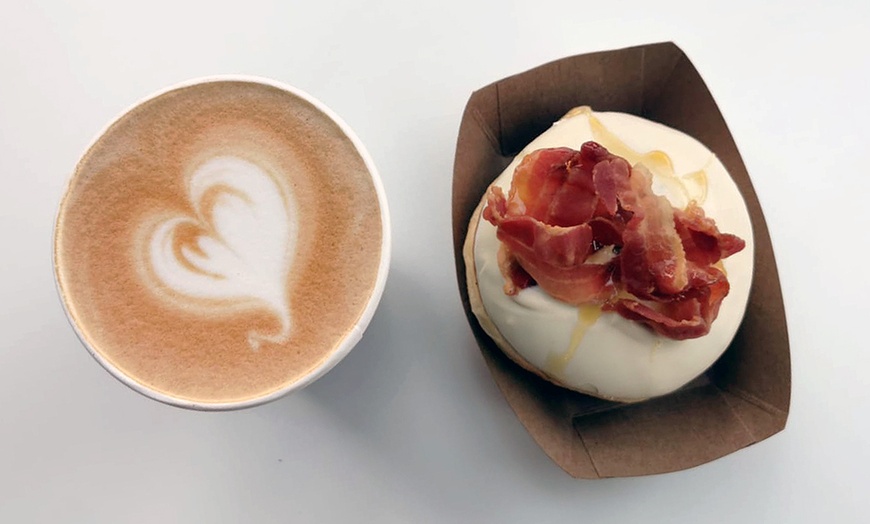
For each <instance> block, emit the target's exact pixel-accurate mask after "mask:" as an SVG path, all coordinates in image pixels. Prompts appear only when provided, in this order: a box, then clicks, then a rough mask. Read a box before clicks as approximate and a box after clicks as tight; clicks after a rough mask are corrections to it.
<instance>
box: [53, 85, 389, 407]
mask: <svg viewBox="0 0 870 524" xmlns="http://www.w3.org/2000/svg"><path fill="white" fill-rule="evenodd" d="M219 81H240V82H252V83H258V84H263V85H267V86H271V87H275V88H278V89H281V90H283V91H286V92H288V93H290V94H291V95H294V96H295V97H298V98H300V99H302V100H304V101H307V102H308V103H310V104H311V105H312V106H314V107H315V108H316V109H317V110H318V111H320V112H321V113H322V114H323V115H325V116H326V117H328V118H329V119H330V120H332V121H333V122H334V123H335V124H336V125H337V126H338V127H339V128H340V129H341V131H342V132H343V133H344V134H345V135H346V136H347V137H348V139H350V141H351V142H352V144H353V146H354V147H355V148H356V150H357V152H358V153H359V155H360V157H361V158H362V160H363V162H364V164H365V166H366V168H367V170H368V172H369V174H370V175H371V179H372V182H373V185H374V189H375V192H376V193H377V199H378V206H379V208H380V220H381V227H382V230H381V246H380V262H379V265H378V269H377V276H376V279H375V284H374V287H373V289H372V292H371V294H370V296H369V297H368V300H367V302H366V304H365V307H364V309H363V311H362V314H361V315H360V317H359V319H358V321H357V322H356V323H355V324H354V325H353V326H352V327H351V329H350V330H349V331H348V332H347V334H346V335H345V336H344V338H343V339H342V340H341V341H340V343H339V344H338V346H337V347H336V348H335V349H333V350H332V351H331V352H330V353H329V354H328V356H327V357H326V358H325V359H324V360H323V361H322V362H320V363H319V364H318V365H317V366H315V367H314V368H313V369H311V370H310V371H308V372H307V373H305V374H304V375H303V376H301V377H300V378H299V379H297V380H295V381H294V382H292V383H288V384H286V385H285V386H283V387H281V388H279V389H277V390H273V391H270V392H268V393H266V394H263V395H262V396H256V397H254V398H247V399H244V400H240V401H233V402H215V403H210V402H196V401H191V400H188V399H185V398H180V397H176V396H172V395H170V394H167V393H165V392H161V391H157V390H155V389H153V388H150V387H148V386H147V385H144V384H142V383H141V382H139V381H138V380H136V379H135V378H133V377H131V376H130V375H128V374H127V373H125V372H124V371H123V370H121V369H120V368H118V367H117V366H115V365H114V364H113V363H112V362H110V361H109V360H108V359H107V358H106V357H105V356H104V355H103V354H102V353H101V351H100V350H99V348H96V347H94V346H93V345H92V344H91V342H90V341H89V340H88V339H87V337H86V336H85V335H84V333H83V329H82V326H79V325H78V323H77V321H76V319H75V318H74V316H73V315H72V313H71V311H70V306H69V304H68V303H67V299H66V296H65V294H64V290H63V285H62V282H61V280H60V278H59V275H58V270H57V253H56V246H57V243H56V241H57V234H58V233H57V229H58V220H59V219H60V208H61V206H59V207H58V216H57V217H56V220H55V230H54V233H53V243H52V245H53V247H52V267H54V268H55V271H54V276H55V284H56V288H57V291H58V295H59V297H60V301H61V304H62V305H63V309H64V313H65V314H66V316H67V319H68V320H69V322H70V325H71V326H72V327H73V330H74V331H75V333H76V335H77V336H78V338H79V340H80V341H81V343H82V345H84V347H85V348H86V349H87V350H88V352H89V353H90V354H91V356H92V357H93V358H94V359H95V360H96V361H97V362H99V363H100V365H102V366H103V367H104V368H105V369H106V370H107V371H108V372H109V373H111V374H112V375H113V376H114V377H115V378H117V379H118V380H120V381H121V382H122V383H124V384H125V385H127V386H129V387H130V388H132V389H133V390H135V391H137V392H139V393H141V394H143V395H145V396H147V397H150V398H152V399H154V400H157V401H159V402H163V403H165V404H170V405H173V406H178V407H182V408H186V409H194V410H202V411H227V410H235V409H243V408H248V407H252V406H257V405H260V404H264V403H267V402H271V401H273V400H275V399H278V398H280V397H283V396H284V395H287V394H288V393H291V392H293V391H297V390H300V389H303V388H304V387H306V386H308V385H309V384H311V383H312V382H314V381H315V380H317V379H318V378H320V377H322V376H323V375H325V374H326V373H327V372H328V371H329V370H330V369H332V368H333V367H335V365H336V364H338V363H339V362H340V361H341V360H342V359H343V358H344V357H346V356H347V354H348V353H350V351H351V349H353V348H354V347H355V346H356V345H357V343H358V342H359V341H360V339H361V338H362V336H363V333H364V332H365V330H366V328H367V327H368V325H369V323H370V322H371V319H372V317H373V316H374V313H375V310H376V309H377V306H378V304H379V303H380V300H381V296H382V295H383V292H384V287H385V285H386V281H387V274H388V272H389V266H390V256H391V230H390V216H389V210H388V206H387V198H386V193H385V191H384V187H383V183H382V181H381V178H380V175H379V174H378V170H377V168H376V167H375V164H374V161H373V160H372V158H371V156H370V155H369V153H368V151H366V148H365V146H364V145H363V144H362V142H361V141H360V139H359V138H358V137H357V136H356V134H355V133H354V132H353V130H352V129H351V128H350V126H348V125H347V123H345V122H344V120H342V119H341V117H339V116H338V115H337V114H336V113H334V112H333V111H332V110H331V109H329V108H328V107H327V106H326V105H324V104H323V103H322V102H320V101H319V100H317V99H316V98H314V97H313V96H311V95H309V94H308V93H306V92H304V91H302V90H300V89H297V88H295V87H293V86H290V85H288V84H284V83H281V82H277V81H274V80H271V79H267V78H262V77H256V76H248V75H216V76H208V77H201V78H195V79H191V80H187V81H184V82H181V83H178V84H175V85H172V86H170V87H167V88H165V89H162V90H160V91H158V92H156V93H153V94H151V95H149V96H147V97H145V98H143V99H141V100H139V101H138V102H137V103H135V104H133V105H131V106H130V107H128V108H127V109H125V110H124V111H122V112H121V113H120V114H119V115H118V116H117V117H116V118H115V119H113V120H112V121H111V122H110V123H109V124H107V125H106V127H105V128H103V129H102V130H101V131H100V132H99V133H98V134H97V135H96V137H94V139H93V140H92V141H91V143H90V144H88V146H87V147H86V148H85V152H84V153H83V155H82V156H84V154H86V153H87V152H88V151H89V150H90V149H91V147H92V146H93V145H94V144H95V143H96V142H97V141H98V140H99V139H100V138H101V137H102V136H103V135H104V134H105V133H106V132H107V131H108V130H109V128H110V127H111V126H112V125H113V124H114V123H115V122H117V121H118V120H120V119H121V118H122V117H124V116H125V115H126V114H127V113H129V112H130V111H132V110H133V109H135V108H136V107H138V106H140V105H142V104H143V103H145V102H147V101H149V100H152V99H154V98H157V97H159V96H161V95H163V94H165V93H168V92H170V91H173V90H176V89H179V88H183V87H190V86H194V85H198V84H203V83H208V82H219ZM73 179H74V177H73V176H71V177H70V179H69V180H68V182H67V187H66V189H65V190H64V194H63V197H62V199H61V205H62V204H63V201H64V200H65V199H66V196H67V193H68V192H69V189H70V185H71V183H72V181H73Z"/></svg>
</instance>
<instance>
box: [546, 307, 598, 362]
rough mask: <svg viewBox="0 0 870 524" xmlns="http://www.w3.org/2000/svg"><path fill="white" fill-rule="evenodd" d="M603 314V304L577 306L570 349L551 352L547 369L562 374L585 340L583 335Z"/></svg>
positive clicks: (569, 344)
mask: <svg viewBox="0 0 870 524" xmlns="http://www.w3.org/2000/svg"><path fill="white" fill-rule="evenodd" d="M600 316H601V306H599V305H597V304H586V305H581V306H578V308H577V324H575V325H574V331H573V332H572V333H571V341H570V342H569V343H568V349H567V350H565V352H564V353H550V355H549V356H548V357H547V365H546V368H547V371H549V372H550V373H552V374H554V375H561V374H562V373H563V372H564V371H565V368H567V367H568V364H569V363H570V362H571V361H572V360H573V359H574V356H575V355H576V354H577V349H578V348H579V347H580V343H581V342H583V337H585V336H586V332H587V331H588V330H589V328H591V327H592V326H593V325H594V324H595V322H596V321H597V320H598V317H600Z"/></svg>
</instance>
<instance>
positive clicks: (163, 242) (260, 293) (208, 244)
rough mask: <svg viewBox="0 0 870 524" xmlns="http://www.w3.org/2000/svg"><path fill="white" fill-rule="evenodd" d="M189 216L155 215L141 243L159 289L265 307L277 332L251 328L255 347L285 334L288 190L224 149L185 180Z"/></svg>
mask: <svg viewBox="0 0 870 524" xmlns="http://www.w3.org/2000/svg"><path fill="white" fill-rule="evenodd" d="M187 190H188V197H189V198H190V204H191V206H192V207H193V209H195V211H196V213H195V215H194V216H176V217H170V218H166V219H163V220H161V221H159V222H158V223H157V225H156V227H154V228H153V231H151V233H150V235H148V241H147V244H146V245H143V246H142V249H143V250H146V251H147V264H148V266H149V269H150V272H151V273H153V275H154V276H156V277H157V280H159V284H162V286H159V288H158V289H155V291H156V292H158V293H163V292H164V289H163V288H166V291H168V292H170V293H174V294H177V295H180V298H181V299H182V300H184V299H187V300H188V301H189V302H190V304H191V305H195V304H196V303H197V302H200V301H205V302H207V304H208V305H207V307H213V308H215V309H217V310H220V309H228V310H232V309H233V308H236V307H238V306H243V305H246V304H250V305H254V306H259V307H264V308H267V309H268V310H269V311H270V312H271V313H273V314H274V315H275V316H276V318H277V319H278V320H279V322H280V325H281V329H280V331H279V332H277V333H259V332H256V331H251V332H250V333H249V334H248V341H249V343H250V344H251V347H252V348H254V349H257V348H258V347H259V346H260V343H261V342H263V341H266V342H273V343H280V342H284V341H286V340H287V337H288V336H289V334H290V328H291V318H290V304H289V303H288V297H287V287H286V281H287V275H288V272H289V270H290V266H291V264H292V253H293V249H294V247H295V244H296V237H297V228H298V217H297V212H296V209H295V205H294V204H293V201H292V197H291V196H290V195H285V194H284V192H282V190H281V189H280V187H279V185H278V183H277V182H276V181H275V180H274V179H273V178H272V177H271V176H269V175H268V174H267V173H266V172H265V171H264V170H263V169H261V168H259V167H258V166H256V165H255V164H253V163H251V162H248V161H246V160H242V159H240V158H235V157H231V156H227V157H218V158H213V159H211V160H209V161H207V162H206V163H205V164H203V165H201V166H199V167H198V168H197V169H196V170H195V171H194V172H193V174H192V175H191V176H190V178H189V180H188V181H187Z"/></svg>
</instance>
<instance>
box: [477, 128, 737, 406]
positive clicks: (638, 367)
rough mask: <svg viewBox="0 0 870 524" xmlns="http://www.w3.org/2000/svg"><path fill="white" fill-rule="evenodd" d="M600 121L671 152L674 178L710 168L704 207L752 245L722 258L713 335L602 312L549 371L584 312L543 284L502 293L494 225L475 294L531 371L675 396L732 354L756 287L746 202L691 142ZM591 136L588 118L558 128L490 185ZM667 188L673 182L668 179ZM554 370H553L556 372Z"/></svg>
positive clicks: (504, 183)
mask: <svg viewBox="0 0 870 524" xmlns="http://www.w3.org/2000/svg"><path fill="white" fill-rule="evenodd" d="M594 115H595V117H597V118H598V119H599V121H600V122H601V123H602V124H604V126H605V127H606V128H607V129H609V130H610V131H611V132H612V133H613V134H615V135H616V136H618V137H619V138H620V139H621V140H622V141H623V142H625V144H626V145H627V146H629V147H631V148H632V149H634V150H636V151H639V152H648V151H653V150H660V151H664V152H665V153H667V154H668V156H670V158H671V159H672V161H673V165H674V171H675V172H676V174H677V175H684V174H689V173H694V172H697V171H699V170H706V173H707V178H708V188H707V196H706V199H705V200H704V202H703V205H702V207H703V208H704V211H705V212H706V214H707V215H708V216H710V217H712V218H713V219H715V220H716V224H717V225H718V226H719V229H720V230H721V231H723V232H727V233H733V234H736V235H738V236H739V237H741V238H743V239H744V240H745V241H746V248H745V249H744V250H743V251H741V252H740V253H737V254H735V255H732V256H731V257H729V258H728V259H726V260H725V261H724V266H725V269H726V271H727V274H728V280H729V282H730V283H731V291H730V293H729V295H728V296H727V297H725V300H724V301H723V303H722V306H721V309H720V311H719V317H718V318H717V319H716V321H715V322H714V323H713V325H712V328H711V330H710V333H709V334H707V335H706V336H703V337H700V338H696V339H691V340H683V341H677V340H671V339H668V338H665V337H661V336H659V335H657V334H655V333H654V332H652V331H651V330H649V329H647V328H645V327H644V326H642V325H640V324H638V323H636V322H632V321H629V320H626V319H624V318H622V317H620V316H619V315H618V314H616V313H604V314H603V315H601V317H600V318H599V319H598V320H597V322H595V323H594V324H593V325H592V326H591V327H589V328H588V329H587V330H586V331H585V334H584V335H583V338H582V341H581V342H580V345H579V347H578V348H577V350H576V351H575V352H574V353H573V357H572V358H571V359H570V361H568V362H567V364H565V365H564V366H559V368H561V369H548V362H552V361H553V359H554V358H555V357H556V356H558V355H565V354H566V353H567V352H568V351H569V350H570V346H571V337H572V334H573V333H574V331H575V326H576V325H577V320H578V308H577V307H574V306H571V305H568V304H565V303H563V302H559V301H558V300H556V299H554V298H552V297H551V296H549V295H548V294H547V293H545V292H544V291H542V290H541V289H540V288H538V287H533V288H529V289H524V290H522V291H521V292H520V293H519V294H518V295H516V296H515V297H510V296H507V295H505V294H504V291H503V285H504V280H503V277H502V275H501V273H500V271H499V268H498V261H497V252H498V246H499V241H498V239H497V238H496V230H495V227H494V226H492V225H491V224H490V223H489V222H487V221H485V220H480V223H479V225H478V229H477V235H476V237H475V243H474V261H475V266H476V269H477V277H478V287H479V290H480V294H481V298H482V301H483V305H484V308H485V309H486V313H487V315H488V316H489V317H490V319H491V320H492V322H493V323H494V324H495V326H496V327H497V328H498V330H499V332H500V333H501V334H502V336H504V338H505V339H506V340H507V341H508V342H510V344H511V346H513V348H514V349H515V350H516V351H517V353H519V354H520V355H521V356H522V357H523V358H524V359H526V360H527V361H528V362H529V363H530V364H531V365H533V366H535V367H536V368H538V369H540V370H542V371H544V372H545V373H547V374H549V375H550V376H553V377H555V378H556V379H557V380H558V381H560V382H562V383H564V384H566V385H568V386H570V387H572V388H575V389H579V390H582V391H587V392H590V393H593V394H596V395H599V396H602V397H605V398H616V399H621V400H627V401H632V400H642V399H645V398H649V397H654V396H658V395H663V394H666V393H669V392H671V391H674V390H676V389H678V388H680V387H681V386H683V385H685V384H686V383H688V382H689V381H691V380H692V379H693V378H695V377H696V376H698V375H700V374H701V373H703V372H704V370H706V369H707V368H708V367H709V366H710V365H712V364H713V362H715V361H716V359H718V358H719V356H720V355H721V354H722V353H723V352H724V351H725V349H726V348H727V347H728V344H729V343H730V342H731V339H732V338H733V337H734V334H735V333H736V332H737V328H738V327H739V326H740V322H741V320H742V319H743V314H744V311H745V309H746V304H747V301H748V299H749V288H750V285H751V282H752V271H753V255H754V245H753V237H752V224H751V222H750V218H749V212H748V211H747V209H746V204H745V203H744V201H743V198H742V196H741V195H740V192H739V190H738V189H737V186H736V185H735V184H734V181H733V180H732V179H731V177H730V176H729V175H728V172H727V171H726V170H725V166H723V165H722V163H721V162H720V161H719V159H718V158H716V157H715V156H714V155H713V154H712V152H711V151H710V150H709V149H707V148H706V147H705V146H704V145H703V144H701V143H700V142H698V141H697V140H695V139H694V138H692V137H690V136H688V135H686V134H684V133H681V132H679V131H676V130H674V129H671V128H668V127H666V126H664V125H661V124H658V123H655V122H651V121H648V120H645V119H642V118H640V117H636V116H633V115H628V114H623V113H595V114H594ZM592 139H593V133H592V130H591V128H590V124H589V117H588V115H587V114H577V115H574V116H570V117H566V118H564V119H562V120H560V121H559V122H556V123H555V124H554V125H553V126H552V127H551V128H550V129H549V130H547V131H546V132H545V133H543V134H542V135H541V136H540V137H538V138H536V139H535V140H534V141H532V142H531V143H530V144H529V145H528V146H527V147H526V148H525V149H524V150H523V151H522V152H520V153H519V154H518V155H517V156H516V158H515V159H514V161H513V162H512V163H511V164H510V165H509V166H508V167H507V168H506V169H505V171H504V172H503V173H502V174H501V175H500V176H499V177H498V179H496V181H495V182H494V183H493V184H494V185H498V186H500V187H502V188H503V189H504V190H505V193H507V190H508V188H509V187H510V182H511V178H512V176H513V172H514V169H515V168H516V166H517V164H519V162H520V161H521V160H522V158H523V157H524V156H525V155H526V154H528V153H530V152H532V151H534V150H536V149H540V148H544V147H559V146H566V147H571V148H574V149H579V148H580V146H581V145H582V144H583V143H584V142H586V141H588V140H592ZM662 182H663V181H662V180H656V179H655V178H654V183H653V188H654V190H656V191H657V192H659V193H660V194H664V195H665V196H667V197H668V198H669V199H670V200H671V202H672V204H674V205H675V206H680V207H682V206H683V205H685V203H686V202H685V197H684V196H682V195H679V194H677V193H676V192H674V191H670V190H669V188H670V187H672V185H669V184H667V183H662ZM664 182H666V181H664ZM550 367H552V366H550Z"/></svg>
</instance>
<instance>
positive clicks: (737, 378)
mask: <svg viewBox="0 0 870 524" xmlns="http://www.w3.org/2000/svg"><path fill="white" fill-rule="evenodd" d="M582 105H588V106H591V107H592V108H593V109H595V110H597V111H622V112H625V113H632V114H635V115H640V116H643V117H645V118H648V119H650V120H654V121H657V122H661V123H663V124H666V125H668V126H670V127H673V128H676V129H679V130H682V131H684V132H685V133H688V134H689V135H691V136H693V137H695V138H697V139H698V140H700V141H701V142H703V143H704V144H705V145H706V146H707V147H709V148H710V149H711V150H713V152H714V153H716V155H718V157H719V158H720V159H721V160H722V162H723V163H724V164H725V167H727V168H728V171H729V172H730V174H731V176H732V177H733V178H734V180H735V182H736V183H737V186H738V187H739V188H740V191H741V193H742V194H743V197H744V198H745V199H746V204H747V206H748V208H749V213H750V215H751V218H752V225H753V229H754V234H755V273H754V277H753V281H752V291H751V294H750V297H749V305H748V307H747V310H746V316H745V318H744V320H743V323H742V325H741V326H740V329H739V331H738V332H737V335H736V337H735V339H734V341H733V342H732V343H731V345H730V346H729V348H728V350H727V351H726V352H725V354H724V355H723V356H722V358H721V359H719V361H718V362H717V363H716V364H715V365H714V366H713V367H712V368H710V370H708V371H707V373H706V374H705V375H704V376H702V377H700V378H699V379H697V380H695V381H694V382H693V383H692V384H690V385H689V386H687V387H685V388H683V389H682V390H680V391H678V392H676V393H674V394H671V395H667V396H664V397H660V398H657V399H653V400H649V401H646V402H643V403H639V404H630V405H628V404H618V403H614V402H607V401H602V400H598V399H595V398H592V397H589V396H586V395H583V394H580V393H574V392H571V391H568V390H565V389H562V388H559V387H556V386H553V385H551V384H549V383H547V382H546V381H544V380H542V379H540V378H538V377H537V376H535V375H533V374H531V373H529V372H527V371H525V370H523V369H521V368H520V367H519V366H518V365H516V364H514V363H513V362H512V361H511V360H509V359H508V358H507V357H506V356H505V355H504V354H503V353H502V352H501V351H500V350H499V349H498V347H497V346H496V345H495V344H494V343H493V342H492V340H491V339H490V338H489V337H488V336H487V335H486V333H484V332H483V330H482V329H481V328H480V326H479V325H478V322H477V319H476V318H475V317H474V315H473V313H472V312H471V308H470V306H469V301H468V291H467V288H466V279H465V262H464V260H463V257H462V245H463V242H464V241H465V236H466V232H467V230H468V221H469V219H470V217H471V215H472V213H473V211H474V209H475V207H476V206H477V205H478V203H479V202H480V199H481V197H482V195H483V194H484V192H485V190H486V188H487V186H488V185H489V184H490V182H492V180H494V179H495V177H496V176H498V175H499V174H500V173H501V171H502V170H503V169H504V168H505V167H506V166H507V165H508V163H509V162H510V161H511V159H512V158H513V156H514V155H515V154H516V153H517V152H519V151H520V150H521V149H522V148H523V147H524V146H525V145H526V144H528V143H529V142H530V141H531V140H532V139H533V138H535V137H536V136H538V135H539V134H540V133H542V132H543V131H545V130H546V129H547V128H548V127H549V126H550V125H551V124H552V122H554V121H556V120H557V119H558V118H559V117H561V116H562V115H563V114H564V113H565V112H567V111H568V110H569V109H571V108H573V107H576V106H582ZM453 248H454V252H455V258H456V275H457V278H458V280H459V291H460V294H461V296H462V303H463V305H464V307H465V313H466V315H467V316H468V321H469V323H470V324H471V328H472V331H473V332H474V335H475V337H476V339H477V342H478V345H479V346H480V350H481V352H482V353H483V356H484V359H485V361H486V363H487V365H488V366H489V369H490V371H491V372H492V375H493V378H494V379H495V381H496V383H497V384H498V387H499V388H500V389H501V391H502V393H503V394H504V396H505V398H506V399H507V401H508V403H509V404H510V405H511V407H512V408H513V410H514V411H515V412H516V414H517V417H518V418H519V420H520V422H522V424H523V425H524V426H525V427H526V429H527V430H528V431H529V433H530V434H531V435H532V437H533V438H534V439H535V441H536V442H537V443H538V444H539V445H540V446H541V448H542V449H543V450H544V452H545V453H546V454H547V455H549V456H550V458H552V459H553V461H555V462H556V463H557V464H558V465H559V466H560V467H562V468H563V469H564V470H565V471H566V472H568V473H569V474H570V475H572V476H574V477H579V478H603V477H622V476H634V475H649V474H654V473H664V472H669V471H677V470H681V469H686V468H690V467H693V466H697V465H699V464H703V463H705V462H709V461H711V460H714V459H717V458H719V457H722V456H724V455H727V454H729V453H732V452H734V451H737V450H738V449H741V448H743V447H746V446H749V445H751V444H754V443H756V442H759V441H761V440H764V439H765V438H767V437H769V436H771V435H773V434H775V433H777V432H779V431H781V430H782V429H783V428H784V427H785V423H786V418H787V417H788V410H789V398H790V394H791V370H790V358H789V343H788V332H787V330H786V321H785V312H784V308H783V303H782V292H781V290H780V284H779V276H778V274H777V269H776V262H775V260H774V255H773V249H772V247H771V242H770V236H769V234H768V231H767V224H766V223H765V221H764V215H763V214H762V212H761V207H760V205H759V203H758V198H757V197H756V195H755V190H754V189H753V187H752V182H751V181H750V179H749V174H748V173H747V171H746V167H745V166H744V165H743V160H742V159H741V157H740V153H739V152H738V151H737V146H736V145H735V144H734V140H733V138H732V137H731V133H730V132H729V131H728V126H727V125H726V124H725V121H724V119H723V118H722V115H721V113H720V112H719V108H718V107H717V105H716V102H715V101H714V100H713V97H712V96H711V94H710V91H709V90H708V89H707V86H706V85H705V84H704V81H703V80H702V79H701V77H700V75H699V74H698V72H697V70H695V67H694V66H693V65H692V62H691V61H690V60H689V58H688V57H687V56H686V55H685V54H684V53H683V52H682V50H680V48H678V47H677V46H676V45H674V44H673V43H659V44H650V45H643V46H638V47H632V48H628V49H620V50H615V51H605V52H600V53H591V54H585V55H579V56H573V57H569V58H565V59H562V60H558V61H555V62H551V63H548V64H545V65H542V66H540V67H537V68H535V69H532V70H530V71H527V72H525V73H522V74H519V75H515V76H511V77H508V78H505V79H503V80H499V81H498V82H495V83H493V84H490V85H488V86H486V87H484V88H482V89H480V90H478V91H476V92H475V93H473V94H472V95H471V98H470V99H469V101H468V104H467V106H466V108H465V113H464V115H463V117H462V122H461V125H460V129H459V139H458V143H457V146H456V159H455V164H454V172H453Z"/></svg>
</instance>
